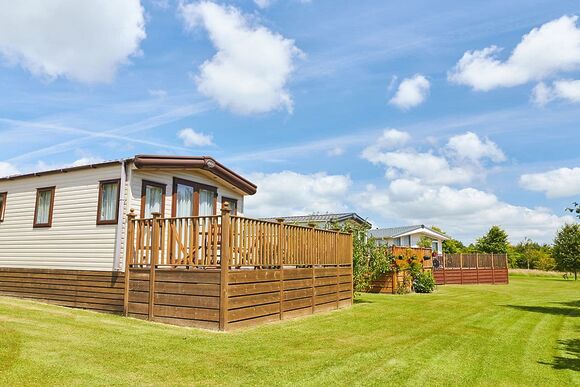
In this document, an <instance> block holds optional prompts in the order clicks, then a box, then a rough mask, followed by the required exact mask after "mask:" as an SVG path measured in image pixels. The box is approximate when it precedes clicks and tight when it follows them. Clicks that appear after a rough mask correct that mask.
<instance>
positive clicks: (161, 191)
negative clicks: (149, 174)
mask: <svg viewBox="0 0 580 387" xmlns="http://www.w3.org/2000/svg"><path fill="white" fill-rule="evenodd" d="M165 187H166V186H165V184H160V183H155V182H153V181H147V180H143V185H142V186H141V217H142V218H151V217H153V214H154V213H155V212H159V213H161V215H163V214H164V212H165Z"/></svg>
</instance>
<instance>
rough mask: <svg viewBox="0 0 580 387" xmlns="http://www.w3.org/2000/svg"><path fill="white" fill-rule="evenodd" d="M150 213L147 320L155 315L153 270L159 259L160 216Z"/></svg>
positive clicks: (158, 213) (156, 213) (157, 213)
mask: <svg viewBox="0 0 580 387" xmlns="http://www.w3.org/2000/svg"><path fill="white" fill-rule="evenodd" d="M151 215H152V216H153V223H152V229H153V230H152V233H151V262H149V309H148V312H149V313H148V317H149V320H153V317H155V313H154V309H155V270H156V266H157V262H158V260H159V239H160V235H159V229H160V227H159V223H160V219H159V218H160V217H161V213H160V212H154V213H152V214H151Z"/></svg>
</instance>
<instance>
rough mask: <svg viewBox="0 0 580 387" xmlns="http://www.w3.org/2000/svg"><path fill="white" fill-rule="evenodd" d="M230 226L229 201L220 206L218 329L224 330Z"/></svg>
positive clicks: (226, 305) (226, 323) (226, 317)
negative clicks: (220, 243)
mask: <svg viewBox="0 0 580 387" xmlns="http://www.w3.org/2000/svg"><path fill="white" fill-rule="evenodd" d="M230 227H231V215H230V205H229V203H227V202H226V203H224V205H223V207H222V227H221V233H222V235H221V241H222V245H221V251H220V313H219V316H220V321H219V329H220V330H221V331H225V330H226V329H227V326H228V286H229V284H228V272H229V270H230V260H231V249H230Z"/></svg>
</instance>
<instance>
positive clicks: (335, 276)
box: [124, 207, 352, 330]
mask: <svg viewBox="0 0 580 387" xmlns="http://www.w3.org/2000/svg"><path fill="white" fill-rule="evenodd" d="M125 283H126V286H125V298H124V300H125V303H124V311H125V314H126V315H131V316H133V317H138V318H144V319H149V320H155V321H162V322H169V323H173V324H179V325H190V326H202V327H206V328H215V329H220V330H226V329H233V328H237V327H242V326H248V325H254V324H257V323H260V322H263V321H270V320H276V319H283V318H289V317H295V316H298V315H302V314H309V313H315V312H317V311H320V310H327V309H336V308H339V307H343V306H347V305H351V304H352V236H351V235H350V234H348V233H343V232H338V231H329V230H320V229H316V228H312V227H302V226H295V225H287V224H284V223H282V222H268V221H262V220H256V219H250V218H244V217H240V216H231V215H230V212H229V209H228V208H227V207H226V208H224V209H223V210H222V214H221V215H219V216H197V217H186V218H160V217H159V214H155V216H154V217H153V218H152V219H136V218H135V215H134V214H133V213H131V214H130V215H129V220H128V233H127V249H126V275H125Z"/></svg>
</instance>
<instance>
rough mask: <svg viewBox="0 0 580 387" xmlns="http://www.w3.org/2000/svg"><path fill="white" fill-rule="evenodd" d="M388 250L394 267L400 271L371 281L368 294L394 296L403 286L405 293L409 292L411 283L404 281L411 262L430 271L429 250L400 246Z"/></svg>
mask: <svg viewBox="0 0 580 387" xmlns="http://www.w3.org/2000/svg"><path fill="white" fill-rule="evenodd" d="M388 248H389V249H390V250H391V254H392V255H393V257H394V258H395V266H396V267H397V268H400V270H396V271H395V272H393V273H388V274H385V275H383V276H381V277H380V278H378V279H377V280H376V281H373V283H372V284H371V288H370V290H369V292H370V293H388V294H395V293H397V291H398V290H399V288H400V287H401V286H405V287H406V288H407V289H406V291H411V282H410V281H409V280H408V278H407V280H405V279H406V277H408V276H409V273H408V269H406V267H408V265H409V264H410V263H411V262H417V263H419V264H420V265H421V267H422V268H423V271H431V269H432V259H431V249H425V248H418V247H400V246H390V247H388Z"/></svg>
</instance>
